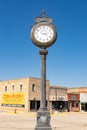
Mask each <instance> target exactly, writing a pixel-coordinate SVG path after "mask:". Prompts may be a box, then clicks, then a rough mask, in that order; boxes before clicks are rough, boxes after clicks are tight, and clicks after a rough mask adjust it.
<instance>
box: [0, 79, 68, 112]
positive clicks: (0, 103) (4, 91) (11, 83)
mask: <svg viewBox="0 0 87 130" xmlns="http://www.w3.org/2000/svg"><path fill="white" fill-rule="evenodd" d="M40 86H41V79H39V78H32V77H29V78H21V79H16V80H7V81H1V82H0V108H1V109H4V110H7V109H12V110H13V109H15V108H16V109H17V110H24V111H37V110H38V109H39V107H40V97H41V87H40ZM46 101H47V107H48V109H49V110H52V109H54V110H60V109H61V110H65V109H67V104H68V98H67V88H66V87H61V86H58V87H55V86H50V81H49V80H47V81H46Z"/></svg>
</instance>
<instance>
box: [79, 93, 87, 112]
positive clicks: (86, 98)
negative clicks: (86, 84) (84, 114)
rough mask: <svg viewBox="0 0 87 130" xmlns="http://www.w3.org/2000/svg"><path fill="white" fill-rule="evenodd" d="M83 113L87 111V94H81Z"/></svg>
mask: <svg viewBox="0 0 87 130" xmlns="http://www.w3.org/2000/svg"><path fill="white" fill-rule="evenodd" d="M80 102H81V108H80V110H81V111H87V93H80Z"/></svg>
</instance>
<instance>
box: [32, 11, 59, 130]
mask: <svg viewBox="0 0 87 130" xmlns="http://www.w3.org/2000/svg"><path fill="white" fill-rule="evenodd" d="M56 38H57V33H56V29H55V27H54V25H53V24H52V18H50V17H48V16H47V14H46V12H45V11H44V10H43V11H42V12H41V15H40V16H39V17H36V18H35V24H34V25H33V26H32V29H31V40H32V42H33V43H34V44H35V45H36V46H38V47H40V48H41V50H40V52H39V54H40V55H41V62H42V69H41V100H40V108H39V110H38V111H37V125H36V127H35V130H52V128H51V125H50V118H51V117H50V112H49V111H48V109H47V106H46V55H47V54H48V50H46V48H47V47H49V46H51V45H52V44H53V43H54V42H55V40H56Z"/></svg>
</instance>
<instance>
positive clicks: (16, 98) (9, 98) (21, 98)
mask: <svg viewBox="0 0 87 130" xmlns="http://www.w3.org/2000/svg"><path fill="white" fill-rule="evenodd" d="M2 104H25V94H24V92H13V93H3V95H2Z"/></svg>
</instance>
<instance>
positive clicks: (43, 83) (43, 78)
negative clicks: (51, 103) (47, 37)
mask: <svg viewBox="0 0 87 130" xmlns="http://www.w3.org/2000/svg"><path fill="white" fill-rule="evenodd" d="M47 54H48V51H47V50H46V49H41V50H40V55H41V62H42V64H41V65H42V68H41V101H40V109H43V110H46V109H47V107H46V55H47Z"/></svg>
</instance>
